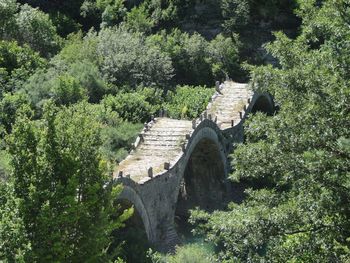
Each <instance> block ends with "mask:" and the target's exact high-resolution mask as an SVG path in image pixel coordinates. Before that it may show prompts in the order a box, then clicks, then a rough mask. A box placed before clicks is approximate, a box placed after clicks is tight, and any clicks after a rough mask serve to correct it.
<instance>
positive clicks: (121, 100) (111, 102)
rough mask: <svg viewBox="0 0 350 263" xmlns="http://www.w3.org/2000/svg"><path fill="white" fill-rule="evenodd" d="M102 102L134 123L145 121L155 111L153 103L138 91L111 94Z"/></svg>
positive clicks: (124, 118)
mask: <svg viewBox="0 0 350 263" xmlns="http://www.w3.org/2000/svg"><path fill="white" fill-rule="evenodd" d="M102 104H103V105H104V106H105V107H108V108H111V109H112V110H113V111H116V112H117V113H118V115H119V116H120V117H121V118H122V119H123V120H126V121H130V122H133V123H137V122H145V121H147V120H148V119H149V118H150V116H151V115H152V114H153V113H154V112H153V108H152V105H151V104H150V103H149V102H148V101H146V98H145V97H144V96H143V95H142V94H140V93H137V92H133V93H119V94H118V95H116V96H112V95H109V96H107V97H106V98H105V99H103V101H102Z"/></svg>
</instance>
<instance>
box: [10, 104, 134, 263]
mask: <svg viewBox="0 0 350 263" xmlns="http://www.w3.org/2000/svg"><path fill="white" fill-rule="evenodd" d="M89 109H91V108H89V107H88V104H87V103H81V104H76V105H74V106H72V107H70V108H63V109H58V108H56V107H55V106H54V105H53V103H51V102H49V103H48V104H46V106H45V110H44V114H43V119H41V120H40V121H33V120H31V119H30V118H29V117H28V114H20V116H19V118H18V120H17V122H16V125H15V126H14V127H13V131H12V134H11V136H10V137H9V140H8V143H9V150H10V153H11V155H12V166H13V173H12V178H13V184H14V195H15V198H16V200H17V199H18V200H19V201H18V202H19V206H18V209H19V215H20V217H21V218H22V220H23V228H24V230H25V233H26V236H27V238H28V240H29V242H30V244H31V249H30V252H29V253H27V254H26V255H25V261H26V262H98V261H102V262H108V261H109V260H110V259H111V257H110V256H111V255H110V254H107V252H106V251H107V249H108V245H109V242H110V233H111V231H112V230H113V229H116V228H118V227H120V226H121V224H122V221H123V220H125V219H126V218H127V217H128V215H129V214H130V213H131V212H132V210H128V211H127V212H126V213H124V214H123V215H122V216H120V217H118V216H117V215H116V214H115V212H113V211H116V210H115V207H114V209H113V200H114V199H115V197H116V195H117V194H118V193H119V192H120V187H117V188H113V187H112V186H111V184H110V182H111V181H110V179H109V177H108V173H107V171H106V163H104V162H103V161H102V160H101V157H100V153H99V147H100V146H101V137H100V131H101V129H100V124H99V122H97V121H96V119H95V118H94V117H93V116H94V115H93V114H92V112H91V110H89ZM112 256H113V255H112Z"/></svg>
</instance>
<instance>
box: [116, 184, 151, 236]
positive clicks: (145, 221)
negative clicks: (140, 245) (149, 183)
mask: <svg viewBox="0 0 350 263" xmlns="http://www.w3.org/2000/svg"><path fill="white" fill-rule="evenodd" d="M117 203H119V204H120V205H121V208H122V209H123V208H124V209H125V208H129V207H131V206H134V215H133V216H132V217H131V218H130V219H129V220H130V222H131V224H132V223H135V224H136V225H137V226H139V227H141V226H143V228H144V230H145V233H146V236H147V239H148V240H150V241H151V242H152V241H153V240H154V234H153V231H152V226H151V222H150V220H149V217H148V213H147V210H146V208H145V206H144V204H143V202H142V200H141V198H140V196H139V194H138V193H137V192H136V191H135V190H134V189H133V188H132V187H130V186H127V185H124V186H123V191H122V193H121V194H120V195H119V196H118V198H117ZM141 222H142V225H141Z"/></svg>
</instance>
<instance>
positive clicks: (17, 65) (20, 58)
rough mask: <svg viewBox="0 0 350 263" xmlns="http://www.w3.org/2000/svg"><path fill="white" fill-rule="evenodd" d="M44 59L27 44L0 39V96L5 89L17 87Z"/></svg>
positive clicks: (43, 62) (42, 64) (43, 64)
mask: <svg viewBox="0 0 350 263" xmlns="http://www.w3.org/2000/svg"><path fill="white" fill-rule="evenodd" d="M45 64H46V61H45V60H44V59H42V58H41V57H40V56H39V55H38V53H36V52H34V51H33V50H32V49H30V48H29V47H28V46H27V45H24V46H23V47H20V46H18V44H17V42H15V41H0V70H1V72H2V74H3V76H2V78H1V79H0V98H1V97H2V93H3V92H5V91H13V90H15V89H19V88H20V87H21V86H22V85H23V83H24V82H25V81H26V80H27V79H28V78H29V77H30V76H31V75H32V74H33V73H34V72H35V70H36V69H38V68H43V67H44V66H45Z"/></svg>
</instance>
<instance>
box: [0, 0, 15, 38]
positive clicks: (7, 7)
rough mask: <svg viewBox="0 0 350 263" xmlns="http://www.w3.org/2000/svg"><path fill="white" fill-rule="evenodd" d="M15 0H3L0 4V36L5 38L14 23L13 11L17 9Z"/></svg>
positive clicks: (11, 30)
mask: <svg viewBox="0 0 350 263" xmlns="http://www.w3.org/2000/svg"><path fill="white" fill-rule="evenodd" d="M18 6H19V5H18V4H17V2H16V0H3V1H2V2H1V5H0V36H1V37H2V38H7V37H8V35H9V33H10V32H13V30H14V27H15V25H16V21H15V13H16V12H17V10H18Z"/></svg>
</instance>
